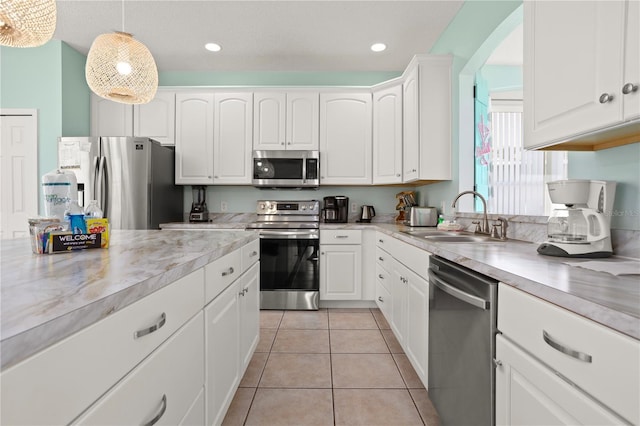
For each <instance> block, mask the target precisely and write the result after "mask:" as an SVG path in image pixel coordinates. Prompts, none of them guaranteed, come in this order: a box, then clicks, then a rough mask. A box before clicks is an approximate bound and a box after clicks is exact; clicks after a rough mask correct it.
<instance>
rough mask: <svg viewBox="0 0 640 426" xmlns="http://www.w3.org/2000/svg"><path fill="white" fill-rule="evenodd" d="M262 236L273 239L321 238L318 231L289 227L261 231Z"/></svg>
mask: <svg viewBox="0 0 640 426" xmlns="http://www.w3.org/2000/svg"><path fill="white" fill-rule="evenodd" d="M260 238H271V239H276V240H277V239H281V240H286V239H292V240H294V239H305V240H317V239H319V238H320V236H319V235H318V232H317V231H313V232H309V231H308V230H297V229H288V230H278V231H265V230H261V231H260Z"/></svg>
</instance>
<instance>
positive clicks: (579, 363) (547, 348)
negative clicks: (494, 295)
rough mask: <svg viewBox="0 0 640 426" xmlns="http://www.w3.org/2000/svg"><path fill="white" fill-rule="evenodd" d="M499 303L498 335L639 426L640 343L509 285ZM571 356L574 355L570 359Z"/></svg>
mask: <svg viewBox="0 0 640 426" xmlns="http://www.w3.org/2000/svg"><path fill="white" fill-rule="evenodd" d="M498 300H499V301H500V302H499V304H498V329H499V330H500V331H501V332H502V333H503V334H504V335H505V336H506V337H508V338H509V339H511V340H512V341H514V342H515V343H516V344H518V345H520V346H521V347H523V348H524V349H525V350H527V351H528V352H530V353H531V354H532V355H533V356H535V357H536V358H538V359H540V360H541V361H542V362H543V363H545V364H547V365H548V366H549V367H551V368H552V369H553V370H555V371H557V372H558V373H559V374H561V375H562V376H564V377H565V378H566V379H568V380H569V381H571V382H573V383H575V384H576V385H577V386H578V387H580V388H582V389H583V390H584V391H585V392H587V393H589V394H591V395H592V396H593V397H594V398H596V399H598V400H600V402H602V403H604V405H606V406H609V407H610V408H611V409H612V410H613V411H615V412H616V413H618V414H619V415H621V416H622V417H624V418H625V419H627V420H628V421H629V422H631V423H633V424H639V423H640V408H639V406H638V401H639V400H640V381H638V377H640V362H639V360H640V342H639V341H637V340H635V339H633V338H631V337H628V336H624V335H622V334H620V333H617V332H615V331H613V330H611V329H608V328H606V327H604V326H602V325H600V324H597V323H595V322H594V321H591V320H588V319H586V318H583V317H581V316H579V315H576V314H574V313H571V312H569V311H567V310H565V309H562V308H560V307H557V306H554V305H552V304H550V303H548V302H545V301H542V300H540V299H538V298H536V297H534V296H531V295H528V294H526V293H524V292H522V291H520V290H517V289H515V288H513V287H510V286H508V285H505V284H500V286H499V290H498ZM563 348H564V349H563ZM563 350H564V352H563ZM570 350H571V351H575V352H574V353H570V354H567V353H565V352H569V351H570ZM588 357H590V359H588ZM579 358H581V359H579Z"/></svg>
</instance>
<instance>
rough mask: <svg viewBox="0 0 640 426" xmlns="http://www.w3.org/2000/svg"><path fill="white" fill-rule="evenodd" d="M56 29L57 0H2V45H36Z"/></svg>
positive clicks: (0, 18) (0, 41) (0, 12)
mask: <svg viewBox="0 0 640 426" xmlns="http://www.w3.org/2000/svg"><path fill="white" fill-rule="evenodd" d="M55 30H56V2H55V0H1V1H0V45H3V46H10V47H36V46H41V45H43V44H45V43H46V42H48V41H49V40H51V36H53V32H54V31H55Z"/></svg>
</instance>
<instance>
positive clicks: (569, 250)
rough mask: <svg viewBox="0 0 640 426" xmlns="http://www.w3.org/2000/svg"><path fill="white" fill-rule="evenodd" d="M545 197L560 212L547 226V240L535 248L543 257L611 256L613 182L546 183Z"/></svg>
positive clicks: (576, 181)
mask: <svg viewBox="0 0 640 426" xmlns="http://www.w3.org/2000/svg"><path fill="white" fill-rule="evenodd" d="M547 189H548V191H549V197H550V198H551V202H552V203H554V204H564V206H565V207H564V208H557V209H555V210H553V212H552V213H551V216H549V221H548V222H547V238H548V240H547V241H545V242H544V243H542V244H541V245H540V246H539V247H538V253H540V254H544V255H547V256H560V257H586V258H601V257H609V256H611V255H612V254H613V250H612V248H611V213H612V211H613V199H614V196H615V192H616V182H607V181H600V180H581V179H568V180H557V181H554V182H548V183H547Z"/></svg>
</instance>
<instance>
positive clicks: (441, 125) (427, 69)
mask: <svg viewBox="0 0 640 426" xmlns="http://www.w3.org/2000/svg"><path fill="white" fill-rule="evenodd" d="M403 80H404V83H403V106H404V108H403V131H404V142H403V145H404V153H403V159H404V164H403V170H404V176H403V181H404V182H411V181H415V180H421V181H440V180H450V179H451V56H450V55H416V56H415V57H414V58H413V59H412V61H411V63H410V64H409V66H408V67H407V70H406V71H405V73H404V75H403ZM416 140H417V144H416ZM416 159H417V160H416ZM416 161H417V164H416ZM416 169H417V170H416Z"/></svg>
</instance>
